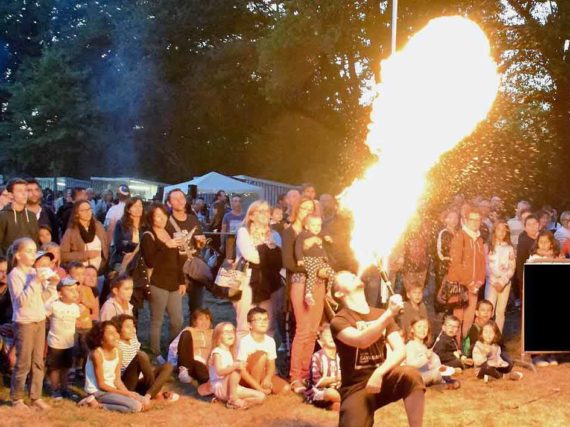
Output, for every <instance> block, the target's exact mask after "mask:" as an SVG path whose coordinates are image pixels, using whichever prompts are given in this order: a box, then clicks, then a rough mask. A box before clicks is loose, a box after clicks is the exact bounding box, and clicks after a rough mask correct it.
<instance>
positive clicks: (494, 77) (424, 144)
mask: <svg viewBox="0 0 570 427" xmlns="http://www.w3.org/2000/svg"><path fill="white" fill-rule="evenodd" d="M498 87H499V75H498V74H497V65H496V63H495V62H494V60H493V59H492V57H491V56H490V46H489V41H488V40H487V37H486V36H485V34H484V33H483V31H482V30H481V28H479V26H477V24H475V23H474V22H472V21H470V20H468V19H466V18H463V17H458V16H455V17H443V18H437V19H433V20H432V21H430V22H429V23H428V25H427V26H426V27H425V28H423V29H422V30H421V31H419V32H418V33H416V34H415V35H414V36H413V37H412V38H411V39H410V40H409V42H408V44H407V45H406V47H405V48H404V49H403V50H402V51H401V52H398V53H396V54H394V55H392V56H391V57H390V58H388V59H387V60H385V61H383V62H382V83H381V84H380V85H378V87H377V93H378V95H377V97H376V99H375V100H374V103H373V106H372V113H371V123H370V125H369V133H368V136H367V140H366V144H367V145H368V147H369V149H370V150H371V151H372V152H373V153H374V154H377V155H378V161H377V162H376V163H375V164H374V165H372V166H371V167H370V168H369V169H368V170H367V171H366V172H365V174H364V176H363V177H362V178H360V179H357V180H355V181H354V182H353V183H352V185H351V186H350V187H348V188H347V189H345V190H344V192H343V193H342V194H341V195H340V197H339V200H340V203H341V205H342V206H343V207H344V208H346V209H349V210H350V211H352V214H353V217H354V228H353V234H352V240H351V246H352V249H353V251H354V254H355V257H356V259H357V260H358V262H359V264H360V268H361V270H362V269H364V268H365V267H367V266H369V265H371V264H372V263H374V262H376V259H377V257H379V256H384V257H385V256H388V255H389V254H390V252H391V251H392V250H393V248H394V246H395V245H396V243H397V242H398V241H399V239H400V237H401V236H402V234H403V233H404V231H405V229H406V227H407V224H408V222H409V220H410V219H411V218H412V216H413V215H414V213H415V211H416V208H417V203H418V201H419V200H420V198H421V197H422V194H423V193H424V192H425V190H426V174H427V172H428V171H429V169H430V168H431V167H432V166H433V165H434V164H435V163H436V162H437V161H438V159H439V157H440V156H441V155H442V154H443V153H445V152H446V151H448V150H450V149H451V148H453V147H454V146H455V145H456V144H457V143H458V142H459V141H461V140H462V139H463V138H465V137H466V136H468V135H469V134H470V133H471V132H472V131H473V130H474V129H475V127H476V126H477V124H478V123H479V122H480V121H481V120H483V119H484V118H485V116H486V115H487V112H488V111H489V109H490V108H491V105H492V104H493V101H494V99H495V96H496V94H497V90H498ZM375 199H376V200H380V203H379V204H377V203H373V202H372V201H373V200H375ZM374 205H376V206H374Z"/></svg>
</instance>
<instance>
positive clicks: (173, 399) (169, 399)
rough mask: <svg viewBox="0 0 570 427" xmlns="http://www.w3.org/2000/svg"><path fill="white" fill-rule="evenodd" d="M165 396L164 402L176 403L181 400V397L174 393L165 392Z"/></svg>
mask: <svg viewBox="0 0 570 427" xmlns="http://www.w3.org/2000/svg"><path fill="white" fill-rule="evenodd" d="M163 396H164V400H166V401H167V402H176V401H177V400H178V399H180V395H179V394H178V393H174V392H172V391H165V392H164V393H163Z"/></svg>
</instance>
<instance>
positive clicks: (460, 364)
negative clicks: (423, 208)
mask: <svg viewBox="0 0 570 427" xmlns="http://www.w3.org/2000/svg"><path fill="white" fill-rule="evenodd" d="M460 325H461V322H460V321H459V319H458V318H457V317H456V316H453V315H448V316H445V318H444V320H443V327H442V328H441V332H440V333H439V335H438V336H437V338H436V340H435V344H434V346H433V351H434V352H435V353H436V354H437V355H438V356H439V360H440V361H441V363H443V364H444V365H447V366H451V367H452V368H456V371H458V372H461V371H462V370H463V369H465V368H466V367H469V366H473V360H472V359H469V358H468V357H467V356H465V355H464V354H463V353H462V352H461V349H460V348H459V344H458V343H457V333H458V332H459V327H460Z"/></svg>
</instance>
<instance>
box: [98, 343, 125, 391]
mask: <svg viewBox="0 0 570 427" xmlns="http://www.w3.org/2000/svg"><path fill="white" fill-rule="evenodd" d="M89 357H91V360H92V362H93V370H94V371H95V379H96V380H97V387H98V388H99V390H101V391H105V392H107V393H117V394H121V395H123V396H129V397H131V392H130V391H127V390H126V389H125V388H123V389H119V388H118V387H111V386H110V385H108V384H106V383H105V375H104V373H103V358H102V356H101V354H100V353H99V352H97V351H95V350H94V351H92V352H91V355H90V356H89ZM117 370H118V376H117V374H115V386H116V385H117V381H119V382H120V383H121V384H122V385H123V387H125V385H124V384H123V383H122V381H121V363H120V360H119V363H118V364H117Z"/></svg>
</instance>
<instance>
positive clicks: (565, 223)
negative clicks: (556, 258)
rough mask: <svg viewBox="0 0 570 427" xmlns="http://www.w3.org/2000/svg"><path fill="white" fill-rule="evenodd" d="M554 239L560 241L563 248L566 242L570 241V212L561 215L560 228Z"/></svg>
mask: <svg viewBox="0 0 570 427" xmlns="http://www.w3.org/2000/svg"><path fill="white" fill-rule="evenodd" d="M554 238H555V239H556V240H558V243H559V245H560V247H561V248H562V247H563V246H564V243H566V240H568V239H570V211H564V212H562V215H560V227H558V229H557V230H556V233H554Z"/></svg>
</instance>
